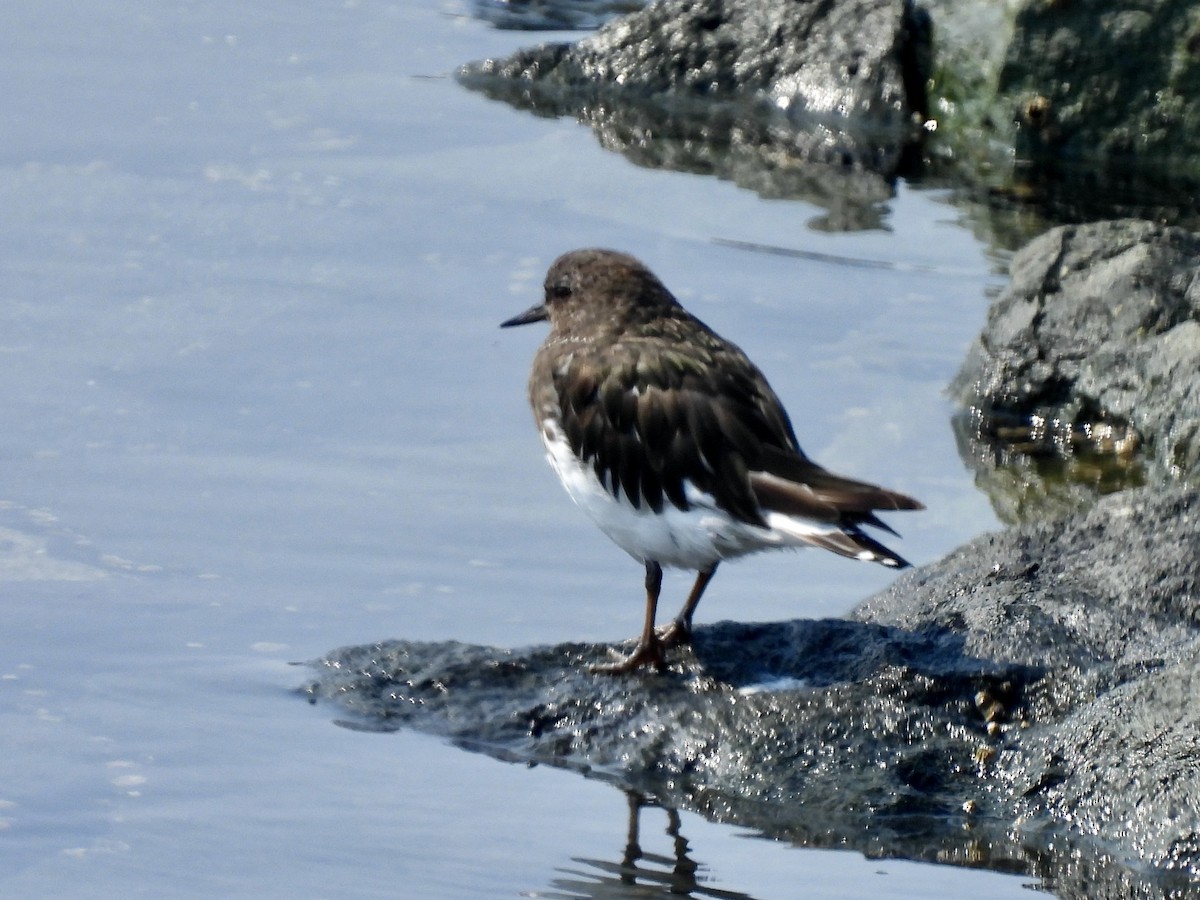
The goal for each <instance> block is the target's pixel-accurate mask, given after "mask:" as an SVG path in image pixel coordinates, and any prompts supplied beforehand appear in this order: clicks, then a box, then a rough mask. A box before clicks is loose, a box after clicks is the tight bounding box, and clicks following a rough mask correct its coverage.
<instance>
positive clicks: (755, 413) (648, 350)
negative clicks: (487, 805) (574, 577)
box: [503, 250, 922, 671]
mask: <svg viewBox="0 0 1200 900" xmlns="http://www.w3.org/2000/svg"><path fill="white" fill-rule="evenodd" d="M546 319H548V320H549V321H550V324H551V332H550V335H549V336H548V337H547V339H546V341H545V343H544V344H543V345H542V346H541V348H540V349H539V350H538V353H537V355H536V357H535V358H534V363H533V371H532V373H531V375H530V379H529V398H530V403H531V405H532V407H533V410H534V417H535V419H536V420H537V422H538V424H539V427H540V428H541V430H542V436H543V440H544V441H545V443H546V446H547V450H548V453H549V455H550V457H551V462H552V464H553V465H554V466H555V468H556V470H557V471H558V473H559V475H560V477H561V478H562V480H563V483H564V485H565V486H566V487H567V489H568V491H569V492H571V494H572V496H573V497H574V498H575V499H576V501H577V502H579V503H580V505H581V506H583V507H584V508H585V510H587V511H588V512H589V514H591V515H592V516H593V518H595V519H596V521H597V524H599V525H600V527H601V528H602V529H604V530H605V532H606V533H608V534H609V536H610V537H612V538H613V540H615V541H616V542H617V543H618V544H619V545H621V546H622V547H623V548H624V549H625V550H626V551H628V552H629V553H630V554H631V555H633V556H635V557H636V558H638V559H640V560H641V561H642V562H643V563H644V564H645V566H646V587H647V623H646V627H645V628H644V629H643V635H642V640H641V642H640V643H639V646H638V649H637V650H636V651H635V653H634V654H633V655H632V656H631V657H629V658H627V659H626V660H624V661H622V663H620V664H618V665H617V666H615V667H612V669H613V670H615V671H626V670H628V669H630V668H633V667H635V666H637V665H640V664H645V663H652V664H655V665H661V663H662V640H661V639H660V638H659V637H657V636H656V635H655V633H654V628H653V626H654V609H655V606H656V603H657V599H658V586H659V585H660V584H661V565H663V564H666V565H680V566H685V567H688V568H693V569H696V570H697V571H699V573H700V576H699V577H698V579H697V583H696V586H695V587H694V588H693V591H692V596H691V597H689V599H688V603H687V604H686V605H685V607H684V610H683V611H682V612H681V613H680V616H679V617H678V618H677V619H676V621H675V624H674V625H673V626H672V628H671V629H670V632H671V636H672V637H673V638H675V639H686V637H687V634H688V631H689V630H690V625H691V617H692V613H693V612H694V611H695V606H696V604H697V603H698V602H699V599H700V594H701V593H702V592H703V590H704V587H705V586H706V585H707V582H708V580H709V579H711V577H712V573H713V572H714V571H715V569H716V566H717V564H718V563H719V562H720V561H721V560H722V559H725V558H729V557H733V556H738V555H741V554H742V553H746V552H752V551H754V550H758V549H765V548H767V547H771V546H796V545H799V544H802V543H808V544H812V545H815V546H820V547H824V548H825V549H828V550H831V551H833V552H835V553H839V554H841V555H843V556H849V557H854V558H859V559H871V560H874V561H877V562H881V563H883V564H885V565H889V566H892V567H896V568H899V567H903V566H906V565H907V563H906V562H905V561H904V560H903V559H901V558H900V557H899V556H897V555H896V554H894V553H892V552H891V551H890V550H888V549H887V548H886V547H884V546H883V545H882V544H880V543H879V542H878V541H876V540H875V539H873V538H871V537H870V536H868V535H866V534H864V533H863V532H862V530H861V528H860V526H863V525H871V526H875V527H879V528H883V529H885V530H887V531H891V529H890V528H888V526H887V525H885V524H884V523H883V522H882V521H880V520H879V519H878V518H877V517H876V516H875V514H874V511H875V510H902V509H921V508H922V507H921V504H920V503H918V502H917V501H916V500H914V499H913V498H911V497H908V496H906V495H904V494H900V493H897V492H895V491H890V490H887V489H885V488H881V487H877V486H875V485H872V484H867V483H865V482H861V481H855V480H853V479H849V478H844V477H842V476H839V475H835V474H833V473H832V472H829V471H828V470H826V469H824V468H822V467H821V466H819V465H817V464H816V463H815V462H813V461H812V460H810V459H809V458H808V457H807V456H806V455H805V454H804V452H803V451H802V450H801V449H800V446H799V444H798V443H797V441H796V436H795V433H794V432H793V430H792V425H791V422H790V421H789V420H788V416H787V413H786V412H785V411H784V409H783V406H782V404H781V403H780V402H779V399H778V397H776V396H775V392H774V391H773V390H771V387H770V385H769V384H768V383H767V380H766V379H765V378H764V377H763V375H762V373H761V372H760V371H759V370H758V368H757V367H756V366H755V365H754V364H753V363H752V362H750V360H749V359H748V358H747V357H746V355H745V354H744V353H743V352H742V351H741V350H740V349H738V348H737V347H736V346H735V345H733V344H731V343H729V342H728V341H726V340H724V339H723V338H721V337H720V336H719V335H717V334H716V333H715V332H714V331H712V329H710V328H708V326H706V325H705V324H704V323H702V322H701V321H700V320H699V319H696V318H695V317H694V316H692V315H691V314H690V313H688V312H687V311H686V310H685V309H684V308H683V307H682V306H680V305H679V303H678V302H677V301H676V300H675V298H674V297H673V296H671V293H670V292H669V291H668V290H667V289H666V287H664V286H663V284H662V282H660V281H659V280H658V279H657V278H656V277H655V276H654V275H653V273H651V272H650V270H649V269H647V268H646V267H645V266H644V265H642V264H641V263H640V262H638V261H637V260H636V259H634V258H633V257H631V256H628V255H625V254H621V253H615V252H613V251H609V250H577V251H574V252H572V253H568V254H565V255H564V256H562V257H560V258H559V259H558V260H557V261H555V263H554V264H553V265H552V266H551V268H550V271H549V272H548V274H547V275H546V283H545V299H544V301H543V302H542V303H541V304H539V305H537V306H535V307H533V308H531V309H530V310H528V311H526V312H525V313H522V314H521V315H519V316H516V317H514V318H512V319H509V320H508V321H506V322H505V323H503V324H504V325H505V326H512V325H522V324H527V323H530V322H536V321H542V320H546ZM568 450H569V452H568ZM593 476H594V477H593ZM601 490H602V491H603V492H605V494H606V496H608V500H607V501H605V500H601V499H598V498H599V495H600V494H601ZM693 512H694V513H695V515H692V516H689V515H687V514H689V513H693ZM714 523H715V524H714ZM893 533H894V532H893Z"/></svg>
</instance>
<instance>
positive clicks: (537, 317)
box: [500, 303, 550, 328]
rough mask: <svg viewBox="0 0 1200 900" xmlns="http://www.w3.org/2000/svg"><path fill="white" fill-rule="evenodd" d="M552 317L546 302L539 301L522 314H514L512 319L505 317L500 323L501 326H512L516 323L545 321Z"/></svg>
mask: <svg viewBox="0 0 1200 900" xmlns="http://www.w3.org/2000/svg"><path fill="white" fill-rule="evenodd" d="M549 317H550V313H549V311H547V309H546V304H544V303H539V304H538V305H537V306H531V307H529V309H527V310H525V312H523V313H521V314H520V315H516V316H513V317H512V318H511V319H505V320H504V321H503V322H501V323H500V327H501V328H512V327H513V326H514V325H528V324H529V323H531V322H544V321H546V319H548V318H549Z"/></svg>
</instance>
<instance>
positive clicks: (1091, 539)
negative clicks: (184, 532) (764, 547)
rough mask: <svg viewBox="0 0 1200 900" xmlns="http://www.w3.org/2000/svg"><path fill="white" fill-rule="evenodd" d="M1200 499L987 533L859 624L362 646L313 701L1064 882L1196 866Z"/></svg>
mask: <svg viewBox="0 0 1200 900" xmlns="http://www.w3.org/2000/svg"><path fill="white" fill-rule="evenodd" d="M1198 624H1200V496H1198V495H1197V493H1195V492H1187V491H1183V490H1180V489H1159V490H1143V491H1134V492H1126V493H1123V494H1119V495H1115V496H1112V497H1108V498H1105V499H1104V500H1102V501H1101V502H1099V503H1097V504H1096V506H1094V507H1093V508H1092V509H1091V510H1090V511H1088V512H1086V513H1083V514H1079V515H1076V516H1074V517H1071V518H1067V519H1064V520H1061V521H1059V522H1056V523H1049V524H1041V525H1031V526H1025V527H1022V528H1019V529H1013V530H1010V531H1008V532H1005V533H1002V534H998V535H989V536H985V537H982V538H980V539H978V540H976V541H973V542H971V543H970V544H968V545H966V546H965V547H963V548H962V549H961V550H959V551H957V552H956V553H953V554H951V555H950V556H949V557H947V558H946V559H944V560H942V561H941V562H939V563H936V564H934V565H931V566H926V567H923V568H921V569H918V570H914V571H912V572H910V573H909V574H907V575H905V576H903V577H902V578H900V579H899V580H897V582H896V583H895V584H894V586H893V587H892V588H891V589H889V590H888V591H886V592H884V593H882V594H879V595H877V596H876V597H874V598H872V599H870V600H869V601H867V602H866V603H864V604H863V606H861V607H860V608H859V609H858V610H856V611H855V612H854V613H853V614H852V616H851V618H849V619H847V620H819V621H808V620H800V621H795V622H785V623H774V624H767V625H745V624H735V623H729V622H726V623H720V624H717V625H713V626H708V627H704V628H701V629H699V631H698V633H697V635H696V641H695V645H694V647H693V648H690V649H683V650H680V651H678V653H677V655H676V656H674V657H673V658H672V664H671V667H670V670H669V671H668V672H666V673H664V674H662V675H657V676H656V675H633V676H623V677H608V676H598V675H593V674H590V673H589V672H588V671H587V669H586V665H587V664H588V663H590V662H595V661H600V660H602V659H603V658H604V657H605V653H606V648H604V647H599V646H590V645H578V644H568V645H561V646H556V647H538V648H531V649H526V650H507V649H499V648H491V647H478V646H467V645H463V644H458V643H441V644H428V643H412V642H394V643H387V644H377V645H372V646H364V647H351V648H344V649H342V650H339V651H336V652H334V653H331V654H330V655H329V656H328V657H327V658H326V659H324V660H321V661H319V662H318V663H317V664H316V668H317V679H316V681H315V682H314V683H313V684H312V685H311V687H310V689H309V690H310V695H311V696H312V697H313V698H327V699H331V700H334V701H336V702H337V703H339V704H341V705H342V706H343V707H344V708H345V709H346V710H347V711H348V712H350V713H352V718H350V719H349V720H347V724H348V725H350V726H351V727H361V728H368V729H378V730H387V729H396V728H401V727H412V728H417V729H421V730H424V731H429V732H433V733H436V734H440V735H444V736H446V737H448V738H450V739H452V740H453V741H455V742H457V743H459V744H461V745H463V746H465V747H468V748H471V749H476V750H481V751H484V752H488V753H491V754H494V755H496V756H499V757H502V758H505V759H511V760H518V761H527V762H544V763H550V764H554V765H561V766H567V767H571V768H574V769H577V770H579V771H581V772H584V773H588V774H591V775H593V776H596V777H602V778H606V779H608V780H611V781H613V782H615V783H618V784H620V785H622V786H624V787H626V788H628V789H631V790H635V791H638V792H641V793H644V794H647V795H649V796H652V797H654V798H655V799H656V801H657V802H659V803H661V804H664V805H668V806H680V807H687V808H690V809H693V810H697V811H699V812H702V813H704V814H706V815H709V816H711V817H713V818H717V819H721V820H726V821H736V822H740V823H742V824H746V825H749V826H752V827H755V828H758V829H760V830H761V831H763V832H765V833H768V834H771V835H775V836H780V837H786V838H790V839H792V840H796V841H798V842H801V843H804V844H807V845H813V846H850V847H854V848H857V849H859V850H861V851H863V852H865V853H868V854H876V855H898V856H903V857H909V858H914V859H928V860H939V861H944V862H956V863H961V864H967V865H981V866H989V867H994V868H1001V869H1006V870H1016V871H1027V872H1031V873H1035V874H1039V875H1042V876H1043V877H1047V878H1048V879H1049V880H1050V881H1051V882H1052V886H1053V888H1054V890H1055V892H1056V893H1058V894H1059V896H1079V897H1085V896H1086V897H1100V896H1114V897H1115V896H1147V897H1151V896H1171V895H1178V896H1182V894H1177V893H1174V892H1178V891H1184V890H1186V888H1187V886H1188V885H1190V884H1192V882H1191V881H1190V879H1194V878H1197V877H1200V765H1198V764H1200V714H1198V712H1197V707H1196V704H1195V703H1194V701H1193V697H1194V696H1195V692H1196V690H1197V688H1200V668H1198V666H1200V630H1198V628H1197V626H1198Z"/></svg>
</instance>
